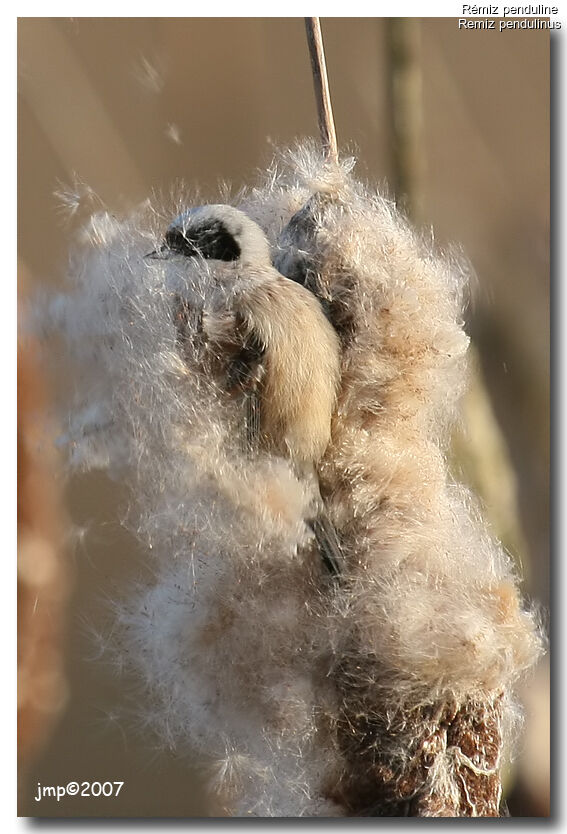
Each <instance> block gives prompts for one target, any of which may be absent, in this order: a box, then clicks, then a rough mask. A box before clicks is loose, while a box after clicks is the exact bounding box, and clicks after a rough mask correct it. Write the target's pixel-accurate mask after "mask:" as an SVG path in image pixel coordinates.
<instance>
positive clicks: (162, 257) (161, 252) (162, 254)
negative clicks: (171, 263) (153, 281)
mask: <svg viewBox="0 0 567 834" xmlns="http://www.w3.org/2000/svg"><path fill="white" fill-rule="evenodd" d="M168 251H169V250H168V249H167V247H166V246H162V247H161V248H160V249H154V251H153V252H148V254H147V255H144V260H145V259H146V258H149V259H150V260H152V261H166V260H167V258H168V257H169V255H168V254H167V253H168Z"/></svg>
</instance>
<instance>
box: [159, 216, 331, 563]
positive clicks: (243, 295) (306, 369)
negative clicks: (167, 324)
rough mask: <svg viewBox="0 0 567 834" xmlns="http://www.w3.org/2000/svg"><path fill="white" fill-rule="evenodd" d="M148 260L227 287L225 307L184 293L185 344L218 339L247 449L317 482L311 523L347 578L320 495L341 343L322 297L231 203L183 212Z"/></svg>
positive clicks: (178, 314)
mask: <svg viewBox="0 0 567 834" xmlns="http://www.w3.org/2000/svg"><path fill="white" fill-rule="evenodd" d="M147 257H152V258H159V259H163V258H165V259H170V258H183V259H192V261H193V263H194V264H195V265H196V266H197V267H198V264H199V260H200V259H203V260H205V261H207V262H209V263H208V264H207V269H208V273H210V274H212V275H213V279H214V280H217V281H218V283H219V286H220V285H224V286H228V288H229V290H228V292H227V293H226V294H225V296H224V304H223V303H221V304H220V305H219V304H218V303H217V304H216V305H215V304H214V303H213V304H212V305H209V309H204V307H203V306H201V308H200V309H197V310H195V309H194V304H193V303H192V302H191V301H190V300H188V299H187V298H182V297H179V296H178V297H177V305H176V309H175V312H174V315H175V319H176V325H177V329H178V343H179V344H180V346H181V347H183V346H187V345H188V342H189V341H190V340H191V339H195V338H197V337H200V338H201V339H203V338H205V339H208V340H209V341H212V343H213V345H214V350H213V354H214V355H215V359H216V360H217V361H216V363H215V372H216V373H220V377H221V381H222V384H223V385H224V387H225V388H226V390H227V392H229V393H230V394H231V395H232V396H236V397H240V398H242V399H243V401H244V403H245V409H244V411H245V418H244V422H245V427H244V428H245V435H246V446H247V449H248V452H249V453H250V454H256V453H258V452H259V451H260V450H261V449H266V450H268V451H270V452H272V453H275V454H278V455H281V456H282V457H285V458H288V459H290V460H291V461H292V463H293V465H294V467H295V469H296V471H297V473H298V475H299V476H300V477H301V478H303V479H305V480H308V481H310V482H312V483H313V485H314V488H315V492H316V499H315V501H314V505H313V513H312V517H311V518H308V519H306V522H307V524H308V525H309V526H310V527H311V529H312V530H313V532H314V534H315V538H316V541H317V543H318V546H319V550H320V553H321V556H322V559H323V561H324V563H325V565H326V567H327V569H328V570H329V572H331V573H332V574H334V575H338V574H339V573H340V565H341V548H340V544H339V541H338V537H337V533H336V531H335V529H334V527H333V525H332V523H331V522H330V520H329V517H328V515H327V512H326V510H325V507H324V503H323V499H322V497H321V492H320V488H319V479H318V474H317V465H318V463H319V461H320V460H321V458H322V457H323V455H324V453H325V449H326V448H327V446H328V444H329V441H330V438H331V418H332V414H333V411H334V409H335V405H336V399H337V389H338V385H339V379H340V343H339V338H338V336H337V334H336V332H335V330H334V328H333V326H332V325H331V324H330V322H329V321H328V319H327V317H326V316H325V313H324V312H323V309H322V306H321V303H320V301H319V300H318V299H317V298H316V296H315V295H314V294H313V293H312V292H310V291H309V290H308V289H306V288H305V287H303V286H301V285H300V284H298V283H297V282H295V281H293V280H290V279H288V278H286V277H284V276H283V275H281V274H280V273H279V272H278V271H277V270H276V269H275V268H274V267H273V266H272V262H271V257H270V247H269V244H268V241H267V239H266V236H265V235H264V233H263V231H262V230H261V228H260V227H259V226H258V225H257V224H256V223H255V222H254V221H253V220H252V219H251V218H249V217H248V216H247V215H246V214H245V213H244V212H242V211H240V210H239V209H236V208H234V207H232V206H227V205H205V206H199V207H197V208H193V209H189V210H187V211H185V212H183V213H182V214H180V215H179V216H178V217H176V218H175V220H173V222H172V223H171V224H170V226H169V227H168V229H167V230H166V233H165V236H164V239H163V244H162V245H161V246H160V247H159V249H158V250H156V251H155V252H151V253H150V255H149V256H147ZM211 307H212V309H211ZM205 319H206V323H207V326H206V327H205V326H204V320H205ZM219 358H220V372H219V362H218V360H219Z"/></svg>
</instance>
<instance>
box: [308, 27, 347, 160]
mask: <svg viewBox="0 0 567 834" xmlns="http://www.w3.org/2000/svg"><path fill="white" fill-rule="evenodd" d="M305 30H306V32H307V44H308V46H309V57H310V58H311V70H312V72H313V86H314V89H315V101H316V103H317V116H318V119H319V131H320V133H321V142H322V144H323V149H324V151H325V154H326V156H327V159H328V160H329V161H330V162H334V163H337V162H338V159H339V154H338V150H337V136H336V133H335V122H334V119H333V108H332V106H331V95H330V93H329V80H328V77H327V65H326V63H325V50H324V48H323V36H322V34H321V24H320V22H319V18H318V17H306V18H305Z"/></svg>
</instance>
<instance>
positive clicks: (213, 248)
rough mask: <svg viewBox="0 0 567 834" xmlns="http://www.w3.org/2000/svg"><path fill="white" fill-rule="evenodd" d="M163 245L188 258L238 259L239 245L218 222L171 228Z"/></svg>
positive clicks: (222, 224)
mask: <svg viewBox="0 0 567 834" xmlns="http://www.w3.org/2000/svg"><path fill="white" fill-rule="evenodd" d="M164 243H165V246H166V247H167V248H168V249H170V250H171V251H172V252H177V253H178V254H180V255H185V256H186V257H188V258H194V257H195V256H196V255H200V256H201V257H202V258H205V259H206V260H217V261H237V260H238V258H239V257H240V246H239V244H238V243H237V241H236V239H235V237H234V236H233V235H232V234H231V233H230V232H229V231H228V229H227V228H226V226H225V225H224V223H222V222H220V221H213V222H211V223H210V224H208V225H207V226H200V227H197V228H194V227H193V228H192V227H191V226H189V227H188V228H187V229H182V228H180V227H179V226H173V227H171V228H169V229H168V230H167V232H166V233H165V238H164Z"/></svg>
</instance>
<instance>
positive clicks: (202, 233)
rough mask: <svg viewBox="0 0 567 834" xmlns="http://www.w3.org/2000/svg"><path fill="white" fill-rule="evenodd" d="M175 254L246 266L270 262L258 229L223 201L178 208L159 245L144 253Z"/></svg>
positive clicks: (264, 264) (156, 254) (265, 264)
mask: <svg viewBox="0 0 567 834" xmlns="http://www.w3.org/2000/svg"><path fill="white" fill-rule="evenodd" d="M176 255H181V256H184V257H187V258H198V257H201V258H204V259H205V260H217V261H227V262H230V261H238V262H239V263H240V264H241V265H246V266H269V265H270V263H271V261H270V247H269V244H268V241H267V239H266V236H265V235H264V232H263V231H262V229H261V228H260V227H259V226H258V224H257V223H255V222H254V221H253V220H251V219H250V218H249V217H248V216H247V215H246V214H244V212H243V211H240V209H237V208H234V207H233V206H225V205H206V206H198V207H196V208H192V209H188V210H187V211H184V212H182V213H181V214H180V215H178V216H177V217H176V218H175V219H174V220H173V221H172V222H171V223H170V225H169V226H168V228H167V230H166V232H165V235H164V239H163V244H162V246H161V247H160V248H159V249H158V250H156V251H155V252H150V254H149V255H147V256H146V257H152V258H160V259H161V258H168V257H173V256H176Z"/></svg>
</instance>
